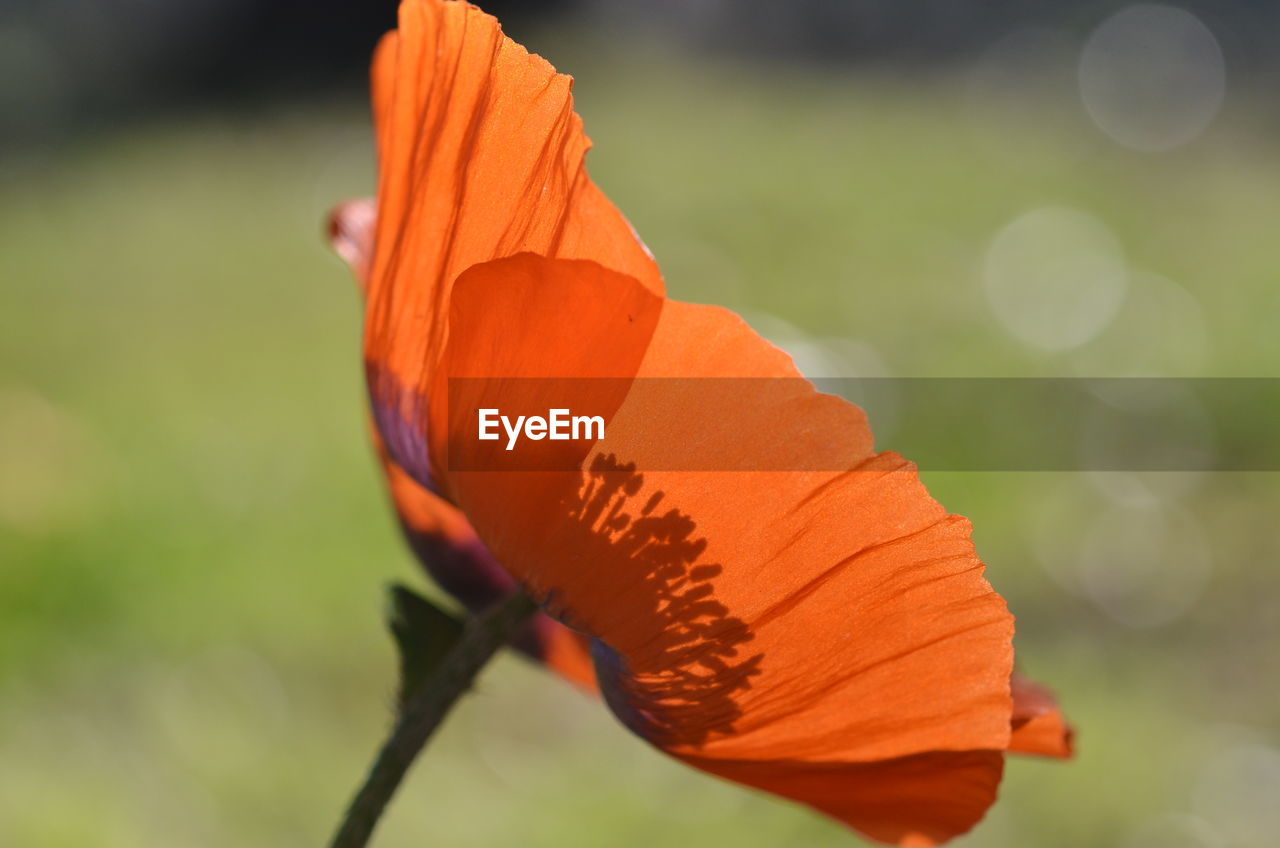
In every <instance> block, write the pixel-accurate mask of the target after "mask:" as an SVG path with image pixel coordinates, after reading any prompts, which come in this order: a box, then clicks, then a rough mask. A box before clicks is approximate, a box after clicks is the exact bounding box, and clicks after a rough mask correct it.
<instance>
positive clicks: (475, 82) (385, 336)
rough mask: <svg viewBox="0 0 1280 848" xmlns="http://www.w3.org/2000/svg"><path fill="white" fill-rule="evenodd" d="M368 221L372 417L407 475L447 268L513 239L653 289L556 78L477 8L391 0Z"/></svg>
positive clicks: (418, 462) (412, 469) (378, 67)
mask: <svg viewBox="0 0 1280 848" xmlns="http://www.w3.org/2000/svg"><path fill="white" fill-rule="evenodd" d="M372 76H373V102H374V119H375V124H376V130H377V136H378V152H379V158H380V163H379V181H378V193H377V194H378V214H377V230H376V235H375V239H374V254H373V262H372V266H371V272H370V278H369V300H368V309H367V312H366V317H365V361H366V367H367V370H368V376H369V383H370V393H371V399H372V402H373V405H374V415H375V419H376V420H377V421H378V425H379V428H380V429H381V430H382V434H383V438H384V439H385V440H386V441H387V446H388V450H390V451H391V453H392V456H393V458H395V459H396V461H397V462H398V463H399V464H400V465H401V466H403V467H404V468H405V470H406V471H408V472H409V473H410V474H412V475H413V476H414V478H415V479H417V480H418V481H419V482H421V483H424V484H426V483H428V482H429V476H430V472H429V469H427V468H425V467H423V461H424V458H425V450H424V449H423V448H422V446H421V445H415V444H411V443H410V440H411V439H412V438H416V437H417V435H416V434H420V433H421V430H422V428H421V426H419V425H420V423H421V422H419V421H417V419H418V417H419V416H420V415H421V413H422V410H421V409H420V408H419V407H418V405H417V404H416V403H415V402H413V400H412V396H414V395H420V394H421V392H422V391H423V390H425V389H426V388H427V386H428V382H429V380H430V377H431V375H432V374H433V373H434V371H435V363H436V361H437V360H438V358H439V356H440V354H441V352H442V351H443V345H444V341H445V339H446V338H447V336H448V325H447V321H446V318H447V311H448V306H447V304H448V302H449V297H450V291H451V289H452V286H453V282H454V280H455V279H456V278H457V276H458V275H459V274H460V273H462V272H463V271H464V270H466V269H467V268H469V267H471V266H472V265H475V264H477V263H480V262H485V261H488V260H491V259H495V258H500V257H504V256H511V255H514V254H516V253H520V252H523V251H533V252H536V253H540V254H543V255H546V256H553V257H565V258H577V259H590V260H593V261H595V262H598V263H599V264H601V265H602V266H604V267H606V268H609V269H612V270H615V271H618V272H620V273H623V274H627V275H629V276H632V277H634V278H635V279H637V280H639V281H640V282H641V283H642V284H643V285H644V286H645V287H646V288H648V289H649V290H651V291H654V292H657V293H661V291H662V280H661V276H660V275H659V273H658V269H657V266H656V265H655V264H654V262H653V259H652V257H651V256H650V255H649V253H648V251H647V249H646V248H645V247H644V245H643V244H641V243H640V241H639V239H638V238H637V237H636V236H635V233H634V232H633V231H632V230H631V227H630V225H629V224H628V223H627V222H626V220H625V219H624V218H623V217H622V215H621V214H620V213H619V212H618V211H617V210H616V209H615V208H614V207H613V206H612V204H610V203H609V201H608V200H607V199H606V198H605V197H604V195H603V194H602V193H601V192H600V191H599V190H598V189H597V188H596V187H595V186H594V185H593V184H592V183H591V181H590V179H589V178H588V177H587V174H586V170H585V168H584V165H583V158H584V156H585V154H586V151H587V149H588V147H589V142H588V140H587V137H586V135H585V134H584V133H583V131H582V122H581V120H580V119H579V118H578V116H577V115H576V114H575V113H574V111H573V98H572V96H571V95H570V87H571V82H572V81H571V79H570V78H569V77H567V76H565V75H563V74H558V73H556V72H555V69H554V68H552V67H551V65H550V64H548V63H547V62H546V61H545V60H543V59H542V58H540V57H538V56H535V55H531V54H530V53H528V52H527V51H526V50H525V49H524V48H523V47H521V46H520V45H518V44H516V43H515V42H513V41H511V40H510V39H508V38H506V37H505V36H504V35H503V34H502V30H501V28H500V27H499V26H498V22H497V21H496V20H495V19H494V18H492V17H490V16H489V15H486V14H484V13H483V12H481V11H480V10H479V9H477V8H475V7H474V6H471V5H469V4H467V3H462V2H447V1H446V0H405V2H403V3H402V4H401V6H400V23H399V30H398V31H397V34H394V35H389V36H387V37H386V38H385V39H384V40H383V41H382V42H381V43H380V45H379V47H378V49H377V51H376V53H375V56H374V65H373V74H372Z"/></svg>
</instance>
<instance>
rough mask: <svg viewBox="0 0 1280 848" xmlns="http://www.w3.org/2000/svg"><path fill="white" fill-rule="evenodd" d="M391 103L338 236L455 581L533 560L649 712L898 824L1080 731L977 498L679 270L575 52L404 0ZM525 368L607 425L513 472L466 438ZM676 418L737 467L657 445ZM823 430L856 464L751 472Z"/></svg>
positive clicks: (619, 698)
mask: <svg viewBox="0 0 1280 848" xmlns="http://www.w3.org/2000/svg"><path fill="white" fill-rule="evenodd" d="M373 101H374V118H375V124H376V129H377V140H378V155H379V165H380V169H379V170H380V172H379V182H378V195H377V201H376V209H375V208H374V207H373V206H371V205H369V203H368V202H367V201H356V202H353V203H349V204H346V205H344V206H343V207H339V209H338V210H337V211H336V213H335V216H334V219H333V225H332V235H333V238H334V243H335V246H336V247H337V249H338V251H339V252H340V253H341V254H342V255H343V256H344V258H346V259H347V260H348V261H349V262H350V263H351V264H352V267H353V268H354V269H355V271H356V274H357V277H358V279H360V280H361V284H362V288H364V289H365V291H366V294H367V312H366V323H365V350H364V353H365V366H366V370H367V375H368V383H369V393H370V404H371V409H372V416H373V419H374V422H375V425H376V426H375V429H376V433H377V438H378V444H379V449H380V451H381V453H382V456H383V458H384V462H385V465H386V468H387V474H388V480H389V481H390V484H391V490H392V494H393V498H394V501H395V504H396V507H397V509H398V510H399V512H400V515H401V518H402V520H403V522H404V524H405V527H406V530H407V532H408V533H409V536H410V539H411V541H412V542H413V543H414V545H415V548H416V549H418V550H419V552H420V553H422V554H423V555H424V558H425V561H426V562H427V563H428V565H429V566H430V567H432V568H433V569H434V570H435V572H436V573H437V575H438V577H439V579H441V581H442V583H444V584H445V585H446V588H448V589H450V590H451V591H453V592H455V593H456V594H458V595H459V596H460V598H461V599H462V600H463V601H464V602H466V603H469V604H470V605H472V606H483V605H484V604H486V603H488V602H491V601H492V600H493V599H494V598H495V597H497V596H498V595H499V594H501V593H502V592H503V591H505V590H506V588H507V587H508V586H509V585H514V581H518V582H519V583H520V584H522V585H523V586H524V587H525V588H526V589H527V590H528V591H529V592H530V594H531V595H532V596H533V597H535V598H537V599H539V601H540V603H541V604H542V607H543V609H544V610H545V611H546V612H547V614H548V615H549V616H550V617H551V618H552V619H554V620H555V621H556V622H560V623H559V624H556V623H553V622H552V621H550V620H546V619H544V620H543V621H542V623H540V624H538V625H537V626H536V629H535V632H534V633H533V634H531V637H530V639H531V641H532V644H531V646H529V650H531V651H532V652H533V653H535V654H538V655H540V656H543V657H544V658H545V659H546V660H547V662H548V663H549V664H550V665H552V666H553V667H554V668H556V669H558V670H559V671H561V672H562V673H563V674H565V675H566V676H568V677H570V678H571V679H574V680H577V681H578V682H581V683H585V684H587V685H590V684H591V683H592V681H594V682H595V683H596V684H598V686H599V688H600V691H601V693H602V695H603V697H604V700H605V701H606V703H607V704H608V705H609V707H610V708H611V709H612V710H613V712H614V713H615V714H616V715H617V716H618V718H619V719H620V720H622V721H623V722H624V723H625V724H626V725H627V726H628V727H629V728H630V729H631V730H633V731H634V732H635V733H636V734H638V735H640V736H641V737H643V738H644V739H646V740H648V741H649V742H651V743H652V744H654V745H656V746H657V747H659V748H661V749H662V750H663V751H665V752H667V753H668V754H670V755H672V756H674V757H677V758H679V759H681V760H683V761H685V762H686V763H689V764H690V765H693V766H695V767H697V768H700V769H703V770H705V771H708V772H711V773H713V774H717V775H720V776H722V777H725V778H728V779H731V780H735V781H738V782H740V783H744V784H747V785H750V786H755V787H758V788H761V789H765V790H767V791H770V792H773V793H776V794H778V795H781V796H784V797H787V798H791V799H794V800H797V801H800V802H802V803H805V804H808V805H810V806H812V807H814V808H816V809H818V810H821V811H822V812H824V813H827V814H828V815H831V816H833V817H835V818H837V819H839V820H841V821H843V822H845V823H846V824H848V825H849V826H851V827H853V828H855V829H856V830H858V831H860V832H861V833H863V834H865V835H867V836H870V837H872V838H874V839H878V840H881V841H885V842H893V843H898V844H902V845H930V844H935V843H937V842H940V841H943V840H945V839H948V838H950V837H952V836H955V835H956V834H959V833H963V832H964V831H966V830H968V829H969V828H970V827H972V825H973V824H974V823H975V822H976V821H977V820H978V819H979V818H980V817H981V816H982V815H983V813H984V812H985V810H986V809H987V807H988V806H989V805H990V804H991V802H992V801H993V800H994V798H995V792H996V787H997V784H998V783H999V780H1000V776H1001V771H1002V767H1003V757H1004V753H1005V752H1006V751H1008V750H1023V751H1030V752H1038V753H1046V754H1054V755H1065V754H1066V753H1068V752H1069V745H1070V735H1069V730H1068V728H1067V727H1066V725H1065V724H1064V722H1063V721H1062V717H1061V714H1060V713H1059V711H1058V710H1057V707H1056V705H1055V704H1054V703H1053V700H1052V698H1051V696H1049V695H1048V693H1047V692H1046V691H1045V690H1043V689H1040V688H1039V687H1036V686H1035V685H1034V684H1029V683H1026V682H1024V681H1022V680H1021V679H1019V678H1014V679H1013V683H1012V686H1011V674H1012V665H1013V650H1012V646H1011V639H1012V636H1013V619H1012V616H1011V615H1010V614H1009V612H1008V611H1007V609H1006V607H1005V604H1004V601H1003V600H1002V599H1001V598H1000V596H999V595H997V594H996V593H995V592H994V591H993V590H992V589H991V587H990V585H989V584H988V583H987V582H986V580H985V579H984V578H983V575H982V572H983V566H982V563H981V561H980V560H979V559H978V558H977V556H976V554H975V553H974V549H973V545H972V542H971V541H970V538H969V523H968V522H967V521H966V520H965V519H963V518H960V517H958V516H953V515H948V514H947V513H946V511H945V510H944V509H943V508H942V507H941V506H940V505H939V504H938V503H937V502H935V501H934V500H933V499H932V498H931V497H929V495H928V493H927V492H926V491H925V489H924V487H923V485H922V484H921V483H920V481H919V479H918V477H917V475H916V472H915V468H914V466H913V465H912V464H911V463H909V462H907V461H906V460H904V459H902V458H901V457H899V456H897V455H896V454H892V453H876V452H875V451H874V450H873V447H872V437H871V431H870V429H869V428H868V426H867V423H866V419H865V417H864V416H863V414H862V412H861V411H860V410H859V409H857V408H856V407H854V406H852V405H851V404H848V403H846V402H844V401H842V400H840V399H838V398H834V397H830V396H827V395H822V394H819V393H818V392H816V391H815V390H814V389H813V388H812V386H810V385H809V384H808V383H806V382H804V381H803V380H802V379H801V378H800V375H799V374H798V373H797V372H796V370H795V368H794V366H793V365H792V363H791V361H790V360H789V359H788V357H787V356H785V355H784V354H783V353H781V352H780V351H778V350H777V349H775V348H773V347H772V346H770V345H769V344H768V343H766V342H765V341H763V340H762V339H761V338H760V337H759V336H757V335H756V334H755V333H754V332H753V331H752V330H751V329H750V328H749V327H747V326H746V325H745V324H744V323H743V322H742V321H741V320H740V319H739V318H738V317H737V316H735V315H733V314H732V313H730V312H727V311H725V310H722V309H718V308H715V307H708V306H697V305H693V304H687V303H681V302H678V301H673V300H668V299H666V298H665V297H664V294H663V284H662V279H661V276H660V275H659V273H658V270H657V267H656V265H655V264H654V261H653V259H652V257H651V256H650V255H649V253H648V251H647V250H646V249H645V247H644V245H643V244H642V243H641V242H640V241H639V239H638V238H637V237H636V235H635V234H634V232H633V231H632V230H631V228H630V226H629V225H628V224H627V222H626V220H625V219H624V218H623V217H622V216H621V215H620V214H619V213H618V211H617V210H616V209H614V207H613V206H612V205H611V204H610V203H609V202H608V200H607V199H606V198H605V197H604V195H603V194H601V192H600V191H599V190H598V189H597V188H596V187H595V185H594V184H593V183H592V182H591V181H590V179H589V178H588V177H587V174H586V171H585V169H584V165H583V159H584V156H585V154H586V151H587V148H588V142H587V139H586V137H585V136H584V135H583V132H582V127H581V122H580V120H579V119H578V117H577V115H576V114H575V113H574V111H573V102H572V98H571V95H570V80H569V78H568V77H565V76H563V75H560V74H557V73H556V72H555V70H554V69H553V68H552V67H551V66H550V65H549V64H547V63H546V62H545V61H544V60H542V59H541V58H539V57H537V56H533V55H530V54H529V53H527V52H526V51H525V50H524V49H523V48H522V47H520V46H519V45H517V44H515V43H514V42H512V41H510V40H509V39H507V38H505V37H504V36H503V35H502V32H501V30H500V29H499V27H498V24H497V22H496V21H495V20H494V19H493V18H491V17H489V16H487V15H485V14H484V13H482V12H480V11H479V10H478V9H476V8H474V7H472V6H470V5H467V4H465V3H462V2H455V1H454V0H405V2H404V3H403V4H402V5H401V9H400V28H399V30H398V31H397V32H393V33H390V34H388V35H387V36H386V37H385V38H384V40H383V41H382V43H381V44H380V45H379V47H378V49H377V52H376V54H375V57H374V62H373ZM467 378H481V379H478V380H471V379H467ZM525 378H543V379H546V378H557V379H560V378H567V379H570V380H574V381H577V382H575V383H574V384H573V385H574V386H575V387H576V388H575V391H576V392H577V393H578V394H577V395H576V398H577V400H580V401H583V402H585V403H587V405H589V406H590V408H591V409H592V410H593V412H596V411H599V412H600V413H601V414H603V415H604V417H606V418H607V420H608V425H607V429H606V432H607V434H608V435H607V437H606V438H604V439H602V440H600V441H599V442H597V443H588V442H563V443H559V444H558V445H557V446H556V447H555V448H554V449H553V450H554V451H555V452H556V463H555V464H554V467H553V468H551V469H550V470H547V468H546V467H543V470H524V471H521V470H515V469H516V468H518V467H519V459H520V456H521V454H522V453H528V451H529V450H531V448H529V447H528V444H527V443H526V445H525V446H518V447H517V449H516V450H515V451H512V452H509V453H507V454H505V455H504V454H503V450H504V447H505V446H504V445H502V444H500V443H497V442H479V441H476V440H475V439H474V438H471V439H468V438H466V436H467V435H468V434H470V435H472V436H474V429H470V430H468V428H474V418H473V417H471V418H468V415H470V414H472V413H473V412H474V410H475V409H476V408H479V407H491V406H501V405H502V404H509V403H517V404H518V403H520V402H529V403H532V402H533V401H534V400H536V398H537V397H539V395H537V391H539V390H537V389H530V388H529V386H530V385H531V384H530V383H529V382H528V381H527V380H526V379H525ZM582 378H608V379H601V380H593V379H587V380H583V379H582ZM648 378H682V379H683V380H687V382H685V383H683V384H682V385H685V386H686V387H688V388H686V389H685V390H683V391H681V390H675V391H666V392H661V393H653V392H647V393H646V392H640V391H637V390H635V387H636V386H638V385H640V384H639V383H638V382H636V381H640V380H646V379H648ZM702 378H765V379H752V380H750V381H748V382H744V385H746V386H748V387H749V388H747V389H745V391H746V392H747V393H748V395H749V397H746V398H744V397H743V395H742V392H741V391H736V392H733V393H729V394H732V396H728V395H727V394H726V393H723V392H721V393H717V392H715V391H704V390H701V389H699V388H697V387H698V386H699V385H706V384H705V383H703V384H699V383H698V382H697V381H698V380H699V379H702ZM451 380H452V381H453V382H450V381H451ZM534 385H541V386H544V387H545V385H546V384H545V383H542V384H534ZM583 385H586V386H588V388H585V389H584V388H582V386H583ZM451 391H452V392H453V394H452V396H451V395H450V392H451ZM541 391H543V392H545V388H543V389H541ZM531 392H532V394H531ZM498 398H501V399H502V403H501V404H500V403H498V402H497V399H498ZM744 400H745V401H746V402H744ZM543 408H544V409H545V408H546V407H545V405H544V406H543ZM673 440H684V441H686V442H688V441H689V440H697V441H696V444H698V445H699V446H700V447H702V446H705V450H706V453H707V461H706V463H705V467H707V468H715V469H718V470H714V471H687V470H685V471H655V470H650V469H652V468H660V467H662V463H661V461H660V460H659V459H658V457H661V456H662V451H663V446H664V445H666V444H669V443H671V442H672V441H673ZM536 444H537V445H538V446H539V448H540V449H541V450H542V451H544V452H545V451H547V450H548V446H547V443H536ZM833 445H834V446H836V447H835V448H833ZM817 453H821V454H822V455H823V456H824V457H826V458H827V459H826V462H830V461H831V458H832V457H833V456H834V459H835V460H837V461H838V463H837V465H838V467H839V468H843V469H845V470H841V471H819V470H808V471H773V470H759V469H760V468H761V467H762V464H761V461H760V460H761V457H762V456H766V457H767V458H768V462H767V463H765V464H764V467H768V468H786V467H791V468H806V467H807V464H806V462H805V458H806V457H810V456H813V455H815V454H817ZM464 469H465V470H464ZM470 469H485V470H470ZM557 469H560V470H557ZM498 563H500V564H501V566H500V567H499V566H498V565H497V564H498ZM588 650H589V652H590V657H589V661H588V656H587V651H588Z"/></svg>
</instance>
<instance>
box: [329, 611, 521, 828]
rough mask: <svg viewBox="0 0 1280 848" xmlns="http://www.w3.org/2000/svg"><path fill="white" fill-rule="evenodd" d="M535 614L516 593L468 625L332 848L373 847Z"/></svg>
mask: <svg viewBox="0 0 1280 848" xmlns="http://www.w3.org/2000/svg"><path fill="white" fill-rule="evenodd" d="M536 611H537V606H536V605H535V604H534V602H533V601H532V600H531V599H530V598H529V596H528V595H526V594H525V593H524V592H523V591H521V590H519V589H517V590H516V591H515V592H512V593H511V594H510V595H508V596H507V597H506V598H504V599H503V600H502V601H500V602H498V603H497V604H496V605H494V606H493V607H492V608H491V609H490V610H489V611H488V612H486V613H484V614H483V615H480V616H478V617H476V618H473V619H471V620H470V621H469V622H468V624H467V627H466V629H465V630H464V631H463V634H462V637H461V638H460V639H459V640H458V642H457V643H456V644H455V645H454V647H453V649H452V650H451V651H450V652H449V654H448V655H447V656H446V657H445V658H444V661H443V662H441V663H440V665H439V666H438V667H437V668H436V670H435V672H433V673H432V674H431V676H429V677H428V678H427V679H426V680H425V681H424V682H423V684H422V685H421V686H419V687H418V689H417V690H416V691H415V692H414V693H413V694H412V695H411V696H410V697H409V699H408V700H407V701H406V702H405V705H404V708H403V709H402V710H401V711H400V715H399V717H398V719H397V720H396V725H395V727H394V729H392V731H391V735H390V736H388V737H387V740H386V742H384V743H383V744H382V749H381V750H379V751H378V756H377V758H376V759H375V760H374V761H373V766H372V767H371V768H370V769H369V774H368V775H367V776H366V777H365V780H364V783H363V785H361V787H360V789H359V791H357V792H356V795H355V797H354V798H352V799H351V804H350V806H348V807H347V812H346V815H344V816H343V817H342V824H341V825H340V826H339V827H338V830H337V832H336V833H335V834H334V836H333V840H332V841H331V842H330V843H329V848H364V846H366V845H368V844H369V838H370V837H371V836H372V835H373V829H374V827H376V826H377V824H378V819H379V818H381V816H382V812H383V810H385V809H386V807H387V804H388V803H389V802H390V801H391V796H392V795H394V794H395V792H396V790H397V789H398V788H399V787H400V783H401V781H403V780H404V776H405V774H406V773H407V772H408V771H409V767H410V766H411V765H412V764H413V761H414V759H415V758H416V757H417V756H418V754H419V752H421V751H422V748H423V746H425V745H426V744H427V740H428V739H430V738H431V734H432V733H434V732H435V730H436V728H438V727H439V726H440V724H441V723H442V722H443V721H444V718H445V716H447V715H448V714H449V710H450V709H452V708H453V705H454V703H456V702H457V700H458V699H459V698H460V697H461V696H462V694H463V693H464V692H466V691H467V690H468V689H470V688H471V685H472V683H473V682H474V681H475V678H476V675H477V674H478V673H479V672H480V669H482V668H484V666H485V664H486V663H487V662H489V660H490V659H491V658H492V657H493V655H494V654H496V653H497V652H498V650H499V649H500V648H501V647H502V646H503V645H505V644H507V643H508V642H510V641H511V640H512V638H514V637H515V636H517V635H518V634H519V633H520V631H521V629H522V628H523V627H524V625H525V624H526V623H527V622H528V621H529V618H530V617H531V616H532V615H533V614H534V612H536Z"/></svg>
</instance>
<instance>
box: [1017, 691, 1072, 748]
mask: <svg viewBox="0 0 1280 848" xmlns="http://www.w3.org/2000/svg"><path fill="white" fill-rule="evenodd" d="M1010 687H1011V689H1012V693H1013V738H1012V739H1011V740H1010V741H1009V750H1010V751H1017V752H1019V753H1022V754H1040V755H1042V756H1046V757H1070V756H1071V755H1072V754H1073V753H1074V750H1075V730H1074V728H1072V727H1071V725H1069V724H1067V720H1066V718H1065V717H1064V716H1063V714H1062V709H1061V708H1060V707H1059V706H1058V700H1057V699H1056V698H1055V697H1054V696H1053V693H1052V692H1050V691H1049V690H1048V689H1047V688H1045V687H1044V686H1042V685H1040V684H1039V683H1036V682H1035V681H1033V680H1029V679H1027V678H1026V677H1023V676H1022V675H1020V674H1015V675H1013V678H1012V680H1011V681H1010Z"/></svg>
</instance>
